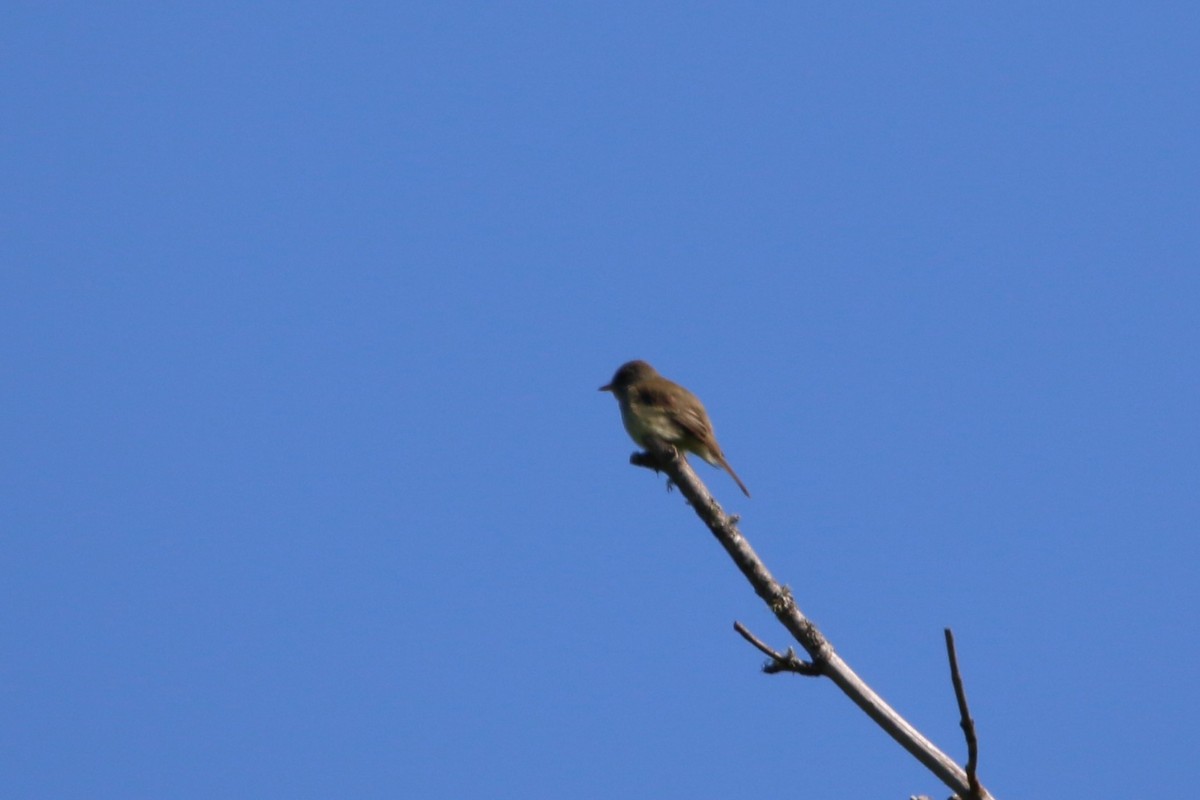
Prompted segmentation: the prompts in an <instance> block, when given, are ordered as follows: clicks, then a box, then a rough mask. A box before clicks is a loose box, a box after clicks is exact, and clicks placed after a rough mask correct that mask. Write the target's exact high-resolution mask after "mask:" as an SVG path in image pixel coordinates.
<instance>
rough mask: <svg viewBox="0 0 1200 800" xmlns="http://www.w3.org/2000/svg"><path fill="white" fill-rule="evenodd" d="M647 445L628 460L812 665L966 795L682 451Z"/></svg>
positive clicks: (958, 771)
mask: <svg viewBox="0 0 1200 800" xmlns="http://www.w3.org/2000/svg"><path fill="white" fill-rule="evenodd" d="M646 451H647V452H646V453H637V454H634V456H633V457H632V458H630V463H632V464H635V465H636V466H640V467H647V468H649V469H653V470H655V471H656V472H658V471H662V472H665V473H667V476H668V477H669V478H670V482H671V483H672V484H674V485H675V486H678V487H679V490H680V492H682V494H683V496H684V497H685V498H687V501H688V504H689V505H691V507H692V510H693V511H695V512H696V515H697V516H698V517H700V519H701V520H702V521H703V522H704V524H705V525H707V526H708V529H709V530H710V531H712V534H713V536H715V537H716V538H717V541H718V542H720V544H721V546H722V547H723V548H725V552H726V553H728V554H729V557H730V558H732V559H733V562H734V563H735V564H736V565H737V567H738V569H739V570H741V572H742V575H744V576H745V577H746V580H748V581H749V582H750V585H751V586H753V587H754V591H755V592H756V593H757V594H758V596H759V597H761V598H762V600H763V602H765V603H766V604H767V606H768V607H769V608H770V609H771V612H772V613H773V614H774V615H775V617H776V619H778V620H779V622H780V623H781V624H782V625H783V626H784V627H785V628H787V630H788V632H789V633H790V634H791V635H792V636H793V637H794V638H795V639H796V641H797V642H799V643H800V646H801V647H803V648H804V651H805V652H806V653H808V656H809V658H811V659H812V663H811V665H810V666H811V668H812V669H814V670H816V671H817V672H819V673H820V674H822V675H825V676H827V677H828V678H829V679H830V680H832V681H833V682H834V683H835V684H836V685H837V687H838V688H839V689H841V690H842V691H843V692H844V693H845V694H846V696H847V697H849V698H850V699H851V700H852V701H853V702H854V703H855V704H856V705H857V706H858V707H859V708H861V709H862V710H863V711H864V712H866V714H867V715H868V716H869V717H871V719H873V720H874V721H875V723H876V724H877V725H879V726H880V727H881V728H883V730H884V731H885V732H887V734H888V735H889V736H891V737H892V738H893V739H895V740H896V741H897V742H898V743H899V744H900V745H901V746H902V747H904V749H906V750H908V752H909V753H911V754H912V755H913V756H914V757H915V758H916V759H917V760H918V761H920V762H921V763H922V764H924V765H925V767H926V768H927V769H928V770H929V771H931V772H932V773H933V774H934V775H936V776H937V778H938V779H939V780H940V781H942V783H944V784H946V785H947V786H949V787H950V788H951V789H952V790H953V791H955V792H956V793H958V794H959V795H964V796H965V795H967V793H968V792H970V791H972V787H971V785H970V782H969V781H968V778H967V775H966V773H965V772H964V771H963V769H962V767H960V766H959V765H958V764H956V763H955V762H954V760H953V759H951V758H950V757H949V756H947V755H946V754H945V753H943V752H942V751H941V750H939V749H938V748H937V747H936V746H934V744H933V742H931V741H929V740H928V739H927V738H925V736H923V735H922V734H921V732H920V731H918V730H917V729H916V728H914V727H913V726H912V725H911V724H910V723H909V722H908V721H907V720H906V719H904V718H903V717H901V716H900V715H899V714H898V713H896V711H895V709H893V708H892V707H891V706H889V705H888V704H887V703H886V702H885V701H884V700H883V698H882V697H880V696H879V695H878V694H877V693H876V692H875V691H874V690H873V689H871V687H869V686H868V685H867V684H866V683H865V682H864V681H863V680H862V679H861V678H860V677H858V675H856V674H855V672H854V670H852V669H851V668H850V665H849V664H847V663H846V662H845V661H843V660H842V659H841V657H840V656H839V655H838V654H837V653H836V652H835V651H834V649H833V646H832V645H831V644H829V642H828V641H827V640H826V639H825V636H824V635H823V634H822V633H821V631H820V630H819V629H818V628H817V626H816V625H815V624H814V623H813V622H812V621H811V620H810V619H808V617H806V616H805V615H804V613H803V612H802V611H801V610H800V608H799V607H798V606H797V605H796V601H795V599H793V597H792V593H791V591H790V590H788V588H787V587H786V586H784V585H782V584H780V583H779V582H778V581H776V580H775V578H774V576H772V575H771V572H770V570H768V569H767V567H766V565H765V564H764V563H763V562H762V559H760V558H759V557H758V554H757V553H755V552H754V548H753V547H751V546H750V543H749V542H748V541H746V538H745V537H744V536H742V533H741V531H739V530H738V527H737V522H738V520H737V519H736V518H735V517H731V516H729V515H727V514H726V513H725V512H724V511H723V510H722V509H721V506H720V505H718V503H717V501H716V500H715V499H714V498H713V496H712V494H711V493H709V491H708V488H707V487H705V485H704V484H703V483H702V482H701V481H700V479H699V478H698V477H697V476H696V473H695V472H694V471H693V470H692V468H691V466H690V465H689V464H688V463H687V460H686V459H685V458H683V457H681V456H680V454H679V453H678V452H677V451H676V450H675V448H673V447H671V446H670V445H668V444H666V443H664V442H662V441H659V440H657V439H655V438H654V437H649V438H648V439H647V441H646ZM752 643H753V642H752ZM760 649H762V648H760ZM767 651H768V652H769V654H770V655H771V656H772V658H774V657H775V653H774V651H771V650H770V648H767ZM801 663H803V662H801ZM976 785H978V784H976ZM975 797H977V798H978V800H992V796H991V794H989V793H988V792H987V790H986V789H984V788H983V787H982V786H979V787H978V794H977V795H975Z"/></svg>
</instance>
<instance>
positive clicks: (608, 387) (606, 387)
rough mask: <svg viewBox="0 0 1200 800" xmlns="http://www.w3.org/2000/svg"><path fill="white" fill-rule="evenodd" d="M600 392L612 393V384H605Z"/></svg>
mask: <svg viewBox="0 0 1200 800" xmlns="http://www.w3.org/2000/svg"><path fill="white" fill-rule="evenodd" d="M600 391H602V392H611V391H612V384H611V383H606V384H604V385H603V386H601V387H600Z"/></svg>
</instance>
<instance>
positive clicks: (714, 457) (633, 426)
mask: <svg viewBox="0 0 1200 800" xmlns="http://www.w3.org/2000/svg"><path fill="white" fill-rule="evenodd" d="M600 391H602V392H612V394H613V396H614V397H616V398H617V403H618V404H619V405H620V407H621V421H622V422H623V423H624V424H625V431H626V432H627V433H628V434H629V436H630V438H631V439H633V441H635V442H636V443H637V444H638V445H639V446H641V447H645V446H646V437H647V436H654V437H656V438H658V439H661V440H662V441H664V442H666V443H667V444H670V445H674V446H675V447H676V448H678V449H680V450H686V451H687V452H689V453H695V454H696V455H698V456H700V458H702V459H704V460H705V461H707V462H708V463H709V464H711V465H712V466H714V467H719V468H721V469H723V470H725V471H726V472H728V473H729V476H730V477H731V478H733V480H734V482H735V483H736V484H737V485H738V488H739V489H741V490H742V493H743V494H744V495H746V497H749V496H750V490H749V489H747V488H746V484H744V483H742V479H741V478H739V477H738V476H737V473H736V472H734V471H733V467H731V466H729V462H728V461H726V460H725V453H724V452H722V450H721V446H720V445H719V444H717V437H716V434H714V433H713V426H712V422H710V421H709V419H708V412H707V411H705V410H704V404H703V403H701V402H700V398H698V397H696V395H694V394H692V393H691V392H689V391H688V390H687V389H685V388H683V387H682V386H680V385H679V384H678V383H675V382H674V381H671V380H668V379H666V378H664V377H663V376H662V375H659V374H658V370H656V369H655V368H654V367H652V366H650V365H649V364H647V363H646V362H645V361H629V362H627V363H625V364H622V365H621V366H620V368H618V369H617V371H616V374H614V375H613V378H612V380H611V381H610V382H609V383H607V384H605V385H604V386H601V387H600Z"/></svg>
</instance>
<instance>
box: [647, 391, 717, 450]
mask: <svg viewBox="0 0 1200 800" xmlns="http://www.w3.org/2000/svg"><path fill="white" fill-rule="evenodd" d="M675 388H676V389H677V390H682V391H683V392H685V393H686V394H684V395H682V396H683V397H688V398H689V399H690V400H691V402H688V403H681V402H679V400H680V397H681V395H680V394H679V392H678V391H675V392H672V391H668V390H667V389H666V387H661V386H655V385H653V384H650V385H645V384H643V385H641V386H638V387H637V394H638V399H639V400H640V401H641V402H642V403H644V404H645V405H648V406H651V407H658V408H662V409H664V410H666V411H667V412H668V416H669V418H670V420H671V421H672V422H674V423H675V424H676V425H678V426H679V428H680V429H681V432H682V433H683V434H685V435H687V436H688V437H690V438H692V439H695V440H696V441H697V442H703V443H704V444H705V445H707V444H708V443H709V442H714V441H715V439H714V438H713V431H712V425H711V423H709V421H708V417H707V416H706V414H705V412H704V406H703V405H701V404H700V400H699V399H697V398H696V396H695V395H693V394H691V393H690V392H688V391H687V390H686V389H683V387H682V386H677V387H675Z"/></svg>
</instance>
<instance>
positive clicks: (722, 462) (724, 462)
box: [721, 456, 750, 497]
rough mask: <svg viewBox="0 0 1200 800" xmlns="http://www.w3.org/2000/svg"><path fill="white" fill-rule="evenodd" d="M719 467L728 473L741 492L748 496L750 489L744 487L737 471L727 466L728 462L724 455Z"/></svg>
mask: <svg viewBox="0 0 1200 800" xmlns="http://www.w3.org/2000/svg"><path fill="white" fill-rule="evenodd" d="M721 467H722V468H724V470H725V471H726V472H728V473H729V477H731V478H733V480H734V483H736V484H737V485H738V488H739V489H741V490H742V494H744V495H746V497H749V496H750V490H749V489H747V488H746V484H744V483H742V479H741V478H739V477H738V476H737V473H736V472H734V471H733V467H731V466H729V462H728V461H726V460H725V458H724V456H722V457H721Z"/></svg>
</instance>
